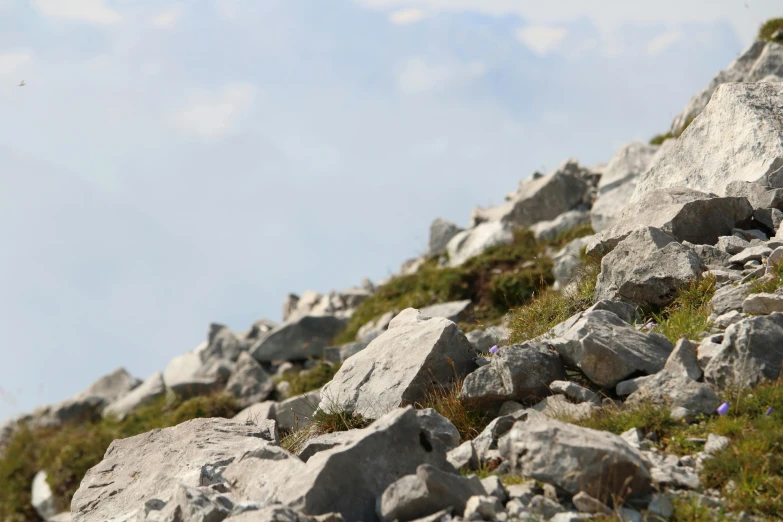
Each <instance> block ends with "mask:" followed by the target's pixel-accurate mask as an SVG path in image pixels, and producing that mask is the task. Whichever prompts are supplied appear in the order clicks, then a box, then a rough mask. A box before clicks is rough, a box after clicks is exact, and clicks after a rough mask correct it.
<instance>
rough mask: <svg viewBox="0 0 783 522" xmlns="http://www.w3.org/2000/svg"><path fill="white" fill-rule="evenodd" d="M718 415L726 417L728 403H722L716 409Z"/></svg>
mask: <svg viewBox="0 0 783 522" xmlns="http://www.w3.org/2000/svg"><path fill="white" fill-rule="evenodd" d="M717 412H718V415H726V414H727V413H728V412H729V403H728V402H724V403H723V404H721V405H720V406H718V409H717Z"/></svg>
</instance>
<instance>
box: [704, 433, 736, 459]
mask: <svg viewBox="0 0 783 522" xmlns="http://www.w3.org/2000/svg"><path fill="white" fill-rule="evenodd" d="M729 444H731V439H730V438H728V437H724V436H722V435H715V434H714V433H710V434H709V435H707V443H706V444H705V445H704V453H706V454H707V455H715V454H716V453H718V452H719V451H723V450H725V449H726V448H728V447H729Z"/></svg>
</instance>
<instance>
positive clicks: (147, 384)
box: [103, 372, 166, 420]
mask: <svg viewBox="0 0 783 522" xmlns="http://www.w3.org/2000/svg"><path fill="white" fill-rule="evenodd" d="M165 394H166V385H165V384H164V383H163V374H162V373H161V372H155V373H154V374H152V375H151V376H150V377H149V378H148V379H147V380H146V381H144V382H143V383H142V384H140V385H139V386H137V387H136V388H134V389H133V390H132V391H131V392H129V393H128V394H127V395H124V396H122V397H120V398H119V399H117V400H116V401H114V402H112V403H111V404H109V406H107V407H106V409H105V410H103V416H104V417H108V416H114V417H117V418H118V419H120V420H122V419H124V418H125V416H126V415H128V414H130V413H132V412H133V411H135V410H136V409H137V408H139V407H141V406H146V405H147V404H150V403H151V402H154V401H155V400H156V399H159V398H160V397H163V396H164V395H165Z"/></svg>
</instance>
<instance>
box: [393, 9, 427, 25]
mask: <svg viewBox="0 0 783 522" xmlns="http://www.w3.org/2000/svg"><path fill="white" fill-rule="evenodd" d="M426 16H427V15H426V13H425V12H424V11H422V10H421V9H416V8H415V7H411V8H409V9H400V10H399V11H394V12H392V13H391V14H390V15H389V20H391V22H392V23H393V24H396V25H409V24H415V23H416V22H420V21H422V20H424V18H426Z"/></svg>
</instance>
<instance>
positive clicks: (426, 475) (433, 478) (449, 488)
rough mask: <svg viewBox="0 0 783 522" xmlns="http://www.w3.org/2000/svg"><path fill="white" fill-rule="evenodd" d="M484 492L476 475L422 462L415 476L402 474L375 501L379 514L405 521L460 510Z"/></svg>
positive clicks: (386, 517)
mask: <svg viewBox="0 0 783 522" xmlns="http://www.w3.org/2000/svg"><path fill="white" fill-rule="evenodd" d="M484 493H485V491H484V487H483V486H482V484H481V482H480V481H479V479H478V478H476V476H475V475H472V476H470V477H467V478H465V477H461V476H459V475H453V474H451V473H446V472H444V471H441V470H439V469H437V468H435V467H433V466H430V465H428V464H423V465H421V466H419V467H418V468H417V469H416V474H415V475H408V476H405V477H402V478H401V479H399V480H398V481H396V482H394V483H392V484H391V485H390V486H389V487H388V488H386V491H384V492H383V495H381V497H380V499H379V501H378V516H379V517H380V518H381V520H388V521H390V522H391V521H394V520H399V521H400V522H405V521H409V520H415V519H417V518H421V517H425V516H427V515H431V514H433V513H435V512H438V511H440V510H442V509H446V508H452V509H454V510H456V511H458V512H462V511H464V509H465V503H466V502H467V501H468V499H469V498H470V497H472V496H474V495H483V494H484Z"/></svg>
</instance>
